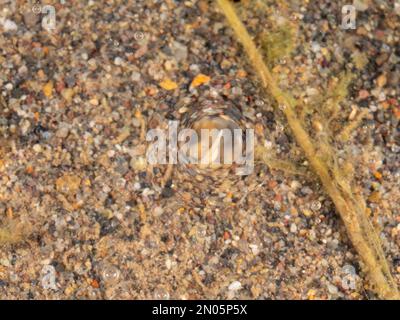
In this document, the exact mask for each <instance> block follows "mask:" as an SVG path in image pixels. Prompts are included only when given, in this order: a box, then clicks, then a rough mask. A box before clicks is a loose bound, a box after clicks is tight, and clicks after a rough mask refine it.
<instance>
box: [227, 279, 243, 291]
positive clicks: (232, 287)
mask: <svg viewBox="0 0 400 320" xmlns="http://www.w3.org/2000/svg"><path fill="white" fill-rule="evenodd" d="M241 288H242V284H241V283H240V282H239V281H233V282H232V283H231V284H230V285H229V287H228V290H230V291H237V290H240V289H241Z"/></svg>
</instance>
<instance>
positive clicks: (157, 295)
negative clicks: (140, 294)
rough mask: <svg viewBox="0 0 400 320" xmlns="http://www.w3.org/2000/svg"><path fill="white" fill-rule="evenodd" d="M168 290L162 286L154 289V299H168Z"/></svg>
mask: <svg viewBox="0 0 400 320" xmlns="http://www.w3.org/2000/svg"><path fill="white" fill-rule="evenodd" d="M169 298H170V295H169V292H168V291H167V290H165V289H163V288H158V289H156V290H154V299H156V300H169Z"/></svg>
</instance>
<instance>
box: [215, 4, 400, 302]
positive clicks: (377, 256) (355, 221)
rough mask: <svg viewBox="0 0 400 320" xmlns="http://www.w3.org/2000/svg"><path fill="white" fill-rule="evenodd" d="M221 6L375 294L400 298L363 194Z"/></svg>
mask: <svg viewBox="0 0 400 320" xmlns="http://www.w3.org/2000/svg"><path fill="white" fill-rule="evenodd" d="M217 3H218V5H219V6H220V8H221V9H222V11H223V13H224V14H225V16H226V18H227V20H228V22H229V24H230V26H231V27H232V29H233V30H234V32H235V34H236V36H237V37H238V39H239V41H240V43H241V44H242V45H243V47H244V49H245V51H246V53H247V55H248V57H249V60H250V62H251V64H252V65H253V67H254V69H255V70H256V71H257V73H258V75H259V77H260V79H261V81H262V84H263V86H264V87H265V88H266V89H268V90H269V92H270V94H271V95H272V96H273V97H274V98H275V100H276V101H277V102H278V104H279V105H280V106H283V107H284V108H282V109H283V112H284V114H285V116H286V119H287V121H288V124H289V126H290V128H291V130H292V132H293V135H294V136H295V138H296V141H297V143H298V144H299V145H300V147H301V148H302V149H303V151H304V153H305V155H306V157H307V158H308V161H309V162H310V165H311V168H312V170H313V171H314V172H315V174H316V175H317V176H318V177H319V178H320V180H321V182H322V184H323V186H324V187H325V190H326V192H327V193H328V195H329V196H330V197H331V198H332V200H333V202H334V204H335V206H336V209H337V211H338V212H339V214H340V216H341V218H342V220H343V222H344V224H345V226H346V229H347V232H348V235H349V237H350V239H351V241H352V243H353V245H354V247H355V249H356V250H357V252H358V254H359V256H360V258H361V260H362V262H363V265H364V267H365V270H366V271H367V273H368V275H369V277H370V279H371V283H372V284H373V287H374V290H375V292H376V293H377V295H378V296H379V297H381V298H384V299H400V295H399V292H398V289H397V285H396V283H395V281H394V279H393V277H392V275H391V273H390V268H389V264H388V262H387V261H386V258H385V255H384V252H383V249H382V245H381V241H380V239H379V237H378V235H377V234H376V231H375V229H374V227H373V226H372V224H371V222H370V221H369V219H368V217H367V215H366V204H365V200H364V199H363V198H362V197H361V195H358V194H355V193H354V192H352V188H351V181H350V180H346V179H344V180H340V179H338V177H337V176H335V175H334V174H333V168H331V167H330V165H328V164H327V163H325V162H324V161H323V160H322V159H321V158H320V156H319V154H318V153H317V148H316V147H315V145H316V142H315V141H313V140H312V138H311V137H310V135H309V134H308V133H307V131H306V130H305V128H304V127H303V125H302V123H301V122H300V121H299V117H298V114H297V113H296V111H295V107H296V105H297V102H296V101H295V99H294V98H293V97H292V96H291V95H290V94H288V93H286V92H284V91H282V90H281V89H280V88H279V86H278V85H277V83H276V81H275V79H274V78H273V76H272V74H271V72H270V71H269V69H268V67H267V66H266V64H265V63H264V61H263V57H262V55H261V54H260V52H259V51H258V50H257V47H256V46H255V44H254V42H253V40H252V39H251V37H250V35H249V34H248V32H247V29H246V28H245V27H244V25H243V23H242V22H241V21H240V19H239V18H238V16H237V14H236V12H235V9H234V7H233V6H232V4H231V3H230V2H229V1H228V0H217Z"/></svg>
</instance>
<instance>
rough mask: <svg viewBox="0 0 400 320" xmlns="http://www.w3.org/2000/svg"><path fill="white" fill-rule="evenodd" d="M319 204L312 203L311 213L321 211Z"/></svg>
mask: <svg viewBox="0 0 400 320" xmlns="http://www.w3.org/2000/svg"><path fill="white" fill-rule="evenodd" d="M321 206H322V205H321V202H319V201H313V202H312V203H311V209H312V210H313V211H318V210H319V209H321Z"/></svg>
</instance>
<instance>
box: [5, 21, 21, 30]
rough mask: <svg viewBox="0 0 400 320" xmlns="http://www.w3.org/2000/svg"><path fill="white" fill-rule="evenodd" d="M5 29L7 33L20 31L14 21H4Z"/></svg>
mask: <svg viewBox="0 0 400 320" xmlns="http://www.w3.org/2000/svg"><path fill="white" fill-rule="evenodd" d="M3 28H4V30H5V31H6V32H8V31H17V30H18V26H17V24H16V23H15V22H14V21H11V20H8V19H6V20H4V21H3Z"/></svg>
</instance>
